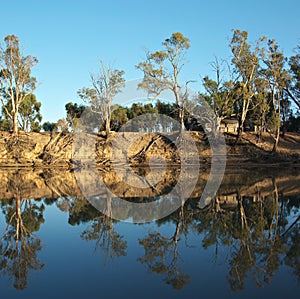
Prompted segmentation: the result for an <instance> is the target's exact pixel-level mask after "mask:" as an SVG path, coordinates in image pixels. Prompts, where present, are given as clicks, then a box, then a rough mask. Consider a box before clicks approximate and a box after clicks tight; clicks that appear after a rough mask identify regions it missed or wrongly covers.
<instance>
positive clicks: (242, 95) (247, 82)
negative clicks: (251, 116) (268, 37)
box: [230, 30, 264, 136]
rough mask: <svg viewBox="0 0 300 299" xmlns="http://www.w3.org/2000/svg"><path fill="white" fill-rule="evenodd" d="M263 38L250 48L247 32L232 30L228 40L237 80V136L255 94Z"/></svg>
mask: <svg viewBox="0 0 300 299" xmlns="http://www.w3.org/2000/svg"><path fill="white" fill-rule="evenodd" d="M262 41H264V38H263V37H262V38H260V39H259V40H258V41H257V45H256V46H255V48H254V49H252V47H251V45H250V44H249V43H248V32H247V31H240V30H234V32H233V37H232V39H231V42H230V48H231V51H232V54H233V58H232V63H233V66H234V70H235V73H236V74H237V76H238V79H239V82H238V84H237V85H236V88H237V95H238V99H237V101H236V104H237V105H236V106H237V107H238V115H239V136H240V133H241V130H242V128H243V125H244V122H245V120H246V117H247V114H248V111H249V109H250V107H251V104H252V100H253V97H254V95H255V81H256V79H257V78H258V76H259V73H258V71H259V56H258V55H259V53H260V52H261V48H260V43H261V42H262Z"/></svg>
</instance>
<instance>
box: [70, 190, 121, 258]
mask: <svg viewBox="0 0 300 299" xmlns="http://www.w3.org/2000/svg"><path fill="white" fill-rule="evenodd" d="M106 204H107V205H106V206H107V211H106V214H105V215H104V214H102V213H100V212H99V211H97V210H96V209H95V208H94V207H93V206H92V205H91V204H90V203H89V202H88V201H87V200H86V199H84V198H82V197H77V198H75V199H74V200H73V202H72V203H71V207H70V219H69V222H70V224H73V225H74V224H79V223H88V227H87V228H86V229H85V230H84V231H83V232H82V234H81V238H82V239H83V240H85V241H94V242H95V251H98V250H100V251H102V252H104V254H105V257H106V258H107V259H111V260H112V259H114V258H115V257H121V256H126V249H127V241H125V240H124V237H123V236H121V235H120V234H118V233H117V232H116V230H115V229H114V224H115V223H116V221H115V220H113V219H112V218H111V217H108V216H107V215H111V195H110V194H107V198H106Z"/></svg>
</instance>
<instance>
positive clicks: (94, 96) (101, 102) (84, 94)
mask: <svg viewBox="0 0 300 299" xmlns="http://www.w3.org/2000/svg"><path fill="white" fill-rule="evenodd" d="M123 76H124V71H122V70H118V69H113V68H112V67H107V66H105V64H104V63H103V61H101V62H100V72H99V74H95V75H93V74H91V75H90V77H91V83H92V88H89V87H84V88H82V89H79V90H78V95H79V97H80V98H81V99H82V100H83V101H85V102H86V103H88V104H89V105H90V106H91V108H92V110H93V111H94V112H97V113H98V114H99V115H100V117H101V120H102V121H103V122H105V131H106V136H108V135H109V132H110V119H111V113H112V111H111V106H112V101H113V99H114V97H115V96H116V95H117V94H118V93H120V92H121V88H122V87H123V86H124V84H125V79H124V77H123Z"/></svg>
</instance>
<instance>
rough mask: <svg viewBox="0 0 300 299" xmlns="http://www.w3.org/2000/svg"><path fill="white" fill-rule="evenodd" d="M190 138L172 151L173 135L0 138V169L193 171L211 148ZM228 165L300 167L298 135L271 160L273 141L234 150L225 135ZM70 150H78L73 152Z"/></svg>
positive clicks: (249, 139) (250, 137)
mask: <svg viewBox="0 0 300 299" xmlns="http://www.w3.org/2000/svg"><path fill="white" fill-rule="evenodd" d="M188 134H189V136H190V138H189V139H188V140H187V141H185V142H183V143H182V144H181V145H180V147H176V146H175V143H176V141H177V140H178V139H177V138H178V136H176V134H165V136H162V135H157V134H155V133H146V134H142V135H140V134H139V133H128V132H126V133H118V132H112V133H111V135H110V137H109V138H108V139H106V138H105V136H104V135H101V134H98V135H95V134H90V135H88V136H87V137H85V138H78V135H76V137H75V138H74V135H73V134H72V133H67V134H59V133H53V134H50V133H24V132H21V133H20V134H19V135H18V136H17V137H16V136H13V135H11V134H10V133H7V132H1V133H0V167H27V166H30V167H35V168H47V167H50V168H53V167H63V168H76V167H81V166H84V165H86V164H90V163H92V164H93V163H97V165H98V166H99V167H109V166H111V163H112V162H113V163H115V164H119V165H122V164H126V163H129V164H130V165H135V166H147V165H148V164H149V161H150V160H151V162H152V164H153V163H154V164H155V163H157V164H161V163H162V161H161V160H160V159H162V160H164V163H167V164H168V165H180V164H181V162H182V159H184V161H185V163H187V164H191V165H193V164H194V163H197V160H198V159H199V161H200V164H204V165H205V164H209V163H210V162H211V156H212V151H211V146H210V143H209V140H208V138H207V136H205V135H204V134H203V133H201V132H189V133H188ZM225 140H226V151H225V152H223V153H222V155H225V156H226V160H227V164H228V165H240V164H243V163H246V164H249V163H252V164H266V165H268V164H274V163H276V164H282V163H283V164H284V163H290V164H299V162H300V159H299V157H300V134H292V133H288V134H286V136H285V138H281V140H280V142H279V149H278V153H276V154H272V153H271V152H270V151H271V149H272V138H271V137H270V136H269V135H268V134H266V135H265V136H263V139H262V140H261V141H259V142H258V141H257V138H256V136H255V134H253V133H244V135H243V138H242V139H241V141H240V142H239V143H238V144H235V136H233V135H226V136H225ZM74 144H76V146H75V147H74Z"/></svg>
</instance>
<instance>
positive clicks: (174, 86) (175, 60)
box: [137, 32, 190, 130]
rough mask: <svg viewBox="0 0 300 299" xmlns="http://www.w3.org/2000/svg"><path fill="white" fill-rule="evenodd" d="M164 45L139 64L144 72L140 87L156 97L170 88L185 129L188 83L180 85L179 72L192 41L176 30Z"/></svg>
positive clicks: (138, 66)
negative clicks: (185, 103) (185, 102)
mask: <svg viewBox="0 0 300 299" xmlns="http://www.w3.org/2000/svg"><path fill="white" fill-rule="evenodd" d="M162 45H163V50H159V51H156V52H152V53H150V52H148V53H147V54H146V60H145V61H143V62H140V63H139V64H138V65H137V68H138V69H140V70H141V71H142V72H143V74H144V78H143V81H142V82H141V83H140V85H139V87H140V88H143V89H145V90H146V91H147V92H148V93H149V94H150V95H152V96H155V97H158V96H159V95H160V94H161V93H162V92H163V91H165V90H170V91H171V92H172V93H173V95H174V97H175V102H176V105H177V108H178V110H179V119H180V122H181V130H183V128H184V101H185V95H186V85H183V86H182V85H180V82H179V74H180V72H181V70H182V68H183V66H184V57H185V53H186V50H188V49H189V47H190V41H189V39H188V38H187V37H185V36H184V35H183V34H182V33H180V32H175V33H173V34H172V35H171V37H170V38H167V39H165V41H164V42H163V43H162Z"/></svg>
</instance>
